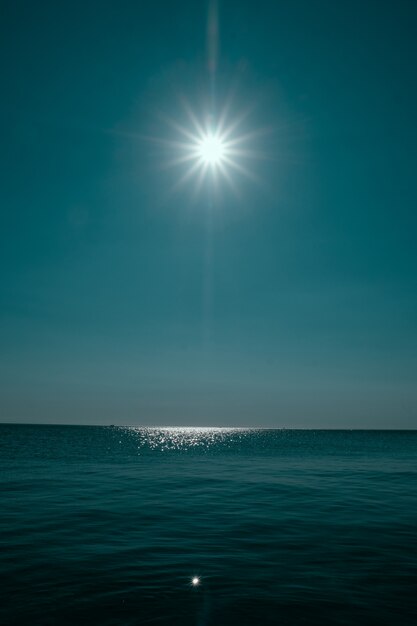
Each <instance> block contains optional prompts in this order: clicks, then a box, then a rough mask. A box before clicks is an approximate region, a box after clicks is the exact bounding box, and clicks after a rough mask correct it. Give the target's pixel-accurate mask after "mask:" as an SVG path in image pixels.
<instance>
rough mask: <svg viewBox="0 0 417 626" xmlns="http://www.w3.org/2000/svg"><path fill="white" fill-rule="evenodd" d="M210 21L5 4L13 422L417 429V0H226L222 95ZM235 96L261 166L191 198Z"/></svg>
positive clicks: (197, 15) (173, 7)
mask: <svg viewBox="0 0 417 626" xmlns="http://www.w3.org/2000/svg"><path fill="white" fill-rule="evenodd" d="M207 15H208V5H207V3H206V2H199V1H191V0H188V1H185V2H183V3H177V2H175V3H174V2H168V1H166V2H155V3H150V2H147V3H144V2H142V3H141V2H133V1H132V2H127V1H126V2H123V1H119V2H96V1H94V0H92V1H91V2H87V3H85V2H78V1H77V0H76V1H74V2H71V3H70V2H58V3H57V2H49V1H45V2H41V3H32V2H28V1H26V2H19V1H13V2H11V1H6V2H3V3H2V19H1V21H0V23H1V26H0V29H1V33H0V42H1V43H0V47H1V58H2V98H1V100H0V108H1V115H0V124H1V136H2V149H1V152H0V159H1V168H0V171H1V179H2V180H1V187H0V216H1V222H0V256H1V265H0V285H1V287H0V298H1V300H0V346H1V349H0V411H1V413H0V419H1V420H2V421H5V422H57V423H86V424H87V423H113V424H118V423H120V424H148V425H150V424H164V425H169V424H173V425H174V424H189V425H202V424H203V425H211V424H214V425H254V426H256V425H259V426H277V427H280V426H286V427H308V428H309V427H317V428H329V427H330V428H345V427H346V428H357V427H359V428H368V427H369V428H414V427H415V426H416V425H417V421H416V416H417V384H416V383H417V368H416V366H417V290H416V270H417V267H416V261H417V247H416V244H415V239H416V232H417V228H416V227H417V223H416V222H417V220H416V209H417V175H416V172H417V125H416V121H415V120H416V111H417V80H416V71H415V70H416V67H417V39H416V37H415V33H416V27H417V4H416V3H415V2H412V1H410V2H408V1H405V0H403V1H398V0H397V1H396V2H394V1H392V2H391V1H382V0H375V1H370V0H366V1H365V0H361V1H355V0H354V1H349V2H346V1H344V0H340V1H338V2H334V1H333V0H332V1H325V0H292V1H291V2H280V1H274V2H272V1H269V2H268V1H266V0H258V1H257V2H256V3H255V2H249V1H248V0H223V2H220V4H219V44H220V45H219V55H218V65H217V72H216V80H215V82H214V84H212V85H211V87H210V81H209V75H208V70H207V55H206V51H207V42H206V31H207ZM232 92H233V94H234V95H233V99H232V100H231V106H230V112H229V121H230V122H231V123H232V122H233V120H234V119H236V118H237V116H238V115H239V114H240V113H242V111H244V110H247V109H249V107H250V113H249V114H248V116H247V117H246V118H245V119H244V120H243V122H242V124H241V126H240V128H239V132H241V133H250V132H255V131H258V130H259V131H260V130H262V131H263V132H262V134H261V133H259V134H256V135H255V136H254V137H253V140H250V141H249V142H248V143H247V144H246V145H247V147H248V150H251V151H253V152H254V153H255V152H256V154H253V156H252V157H244V158H242V160H241V164H244V166H245V167H246V168H247V169H248V170H249V171H250V172H251V174H252V175H253V176H254V177H255V178H256V179H257V180H252V177H251V178H249V177H246V176H245V175H243V174H239V173H238V172H233V173H231V175H232V176H233V181H234V185H235V192H233V191H232V190H231V189H230V188H229V187H228V185H226V184H221V185H220V186H219V188H218V189H217V191H215V190H214V189H213V184H212V179H210V177H209V178H208V179H206V180H205V182H204V184H203V185H202V188H201V190H200V192H199V193H198V194H196V193H195V182H196V180H195V177H194V179H193V177H191V179H190V180H189V181H188V182H187V183H186V184H184V185H183V186H180V187H178V188H176V189H174V186H175V184H176V182H177V181H178V179H179V178H181V177H182V176H183V175H184V173H185V172H186V171H187V167H186V165H184V164H182V165H178V166H176V167H172V168H170V167H167V166H166V165H167V160H168V157H170V158H171V157H172V156H173V150H172V149H171V148H169V149H168V147H167V146H166V145H165V144H164V140H168V139H175V132H176V131H175V130H174V129H173V127H172V126H170V125H169V124H168V123H167V122H166V121H165V117H170V118H172V119H174V120H176V121H177V122H178V123H180V124H182V125H183V126H184V125H185V126H186V127H189V128H190V129H191V124H190V122H188V121H187V118H186V115H185V114H184V111H183V109H182V108H181V105H180V99H181V98H182V97H183V98H185V99H186V100H187V101H188V102H189V103H190V105H191V106H192V109H193V111H194V112H195V114H196V116H197V117H199V118H200V117H202V116H204V114H205V109H206V108H208V107H209V104H208V103H209V101H210V99H209V97H208V96H209V94H210V93H211V94H212V95H214V97H215V103H216V105H215V106H216V109H215V110H216V111H220V110H221V108H222V103H224V102H225V100H226V98H227V96H228V95H229V94H230V93H232ZM155 138H157V139H158V141H154V139H155ZM168 153H169V154H168ZM174 156H175V155H174ZM259 157H261V158H259Z"/></svg>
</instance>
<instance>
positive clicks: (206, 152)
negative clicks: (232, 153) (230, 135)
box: [198, 134, 226, 165]
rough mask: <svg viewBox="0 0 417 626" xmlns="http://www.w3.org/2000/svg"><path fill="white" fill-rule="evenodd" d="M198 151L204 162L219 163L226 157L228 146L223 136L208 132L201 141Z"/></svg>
mask: <svg viewBox="0 0 417 626" xmlns="http://www.w3.org/2000/svg"><path fill="white" fill-rule="evenodd" d="M198 152H199V155H200V157H201V159H202V160H203V161H204V163H208V164H209V165H218V164H220V163H221V162H222V161H223V159H224V157H225V152H226V146H225V144H224V143H223V141H222V139H221V137H218V136H216V135H213V134H207V135H206V136H205V137H203V139H202V140H201V141H200V143H199V146H198Z"/></svg>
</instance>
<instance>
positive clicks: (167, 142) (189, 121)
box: [151, 97, 264, 198]
mask: <svg viewBox="0 0 417 626" xmlns="http://www.w3.org/2000/svg"><path fill="white" fill-rule="evenodd" d="M180 104H181V105H182V111H183V118H184V119H183V120H181V121H177V120H176V119H175V118H172V117H170V116H168V115H165V114H161V115H160V118H159V119H160V121H163V122H164V123H165V124H166V125H167V126H168V128H169V131H170V133H169V134H170V137H169V138H168V137H167V138H166V139H164V138H163V137H161V136H159V137H154V138H151V139H154V140H155V141H156V142H158V143H159V144H160V145H161V146H162V147H163V149H164V154H163V159H162V163H161V164H162V166H163V167H168V168H171V167H174V168H178V175H177V176H176V180H175V183H174V184H173V186H172V188H171V190H170V192H171V193H173V192H175V191H176V190H178V189H179V188H180V187H182V186H183V185H184V184H185V183H187V182H190V181H191V182H192V181H194V193H198V192H199V191H200V190H201V189H202V188H203V185H204V181H207V183H208V184H209V185H210V186H211V187H212V188H213V189H215V190H216V193H217V191H218V190H219V189H220V187H219V186H220V184H221V183H222V182H223V183H226V185H228V186H229V188H230V189H231V191H232V192H233V193H234V195H235V196H236V197H238V198H239V197H241V181H240V180H239V178H247V179H251V180H252V181H254V182H256V183H258V184H259V182H260V181H259V178H258V176H257V175H256V173H255V171H254V162H253V161H254V159H257V158H262V157H260V156H259V155H260V154H261V153H260V152H259V150H258V149H257V147H256V143H257V141H258V140H259V138H260V137H261V136H262V135H263V134H264V131H263V129H256V130H251V129H250V127H248V124H247V117H248V115H249V113H250V111H251V109H250V108H247V109H244V110H243V111H239V110H238V111H231V109H232V108H234V107H232V103H231V99H230V98H227V99H226V102H225V104H224V105H223V106H219V108H218V111H217V115H214V114H211V113H209V112H207V108H206V107H203V112H202V113H201V114H199V113H198V112H197V111H196V110H195V109H194V108H193V107H191V105H190V104H189V103H188V102H187V101H186V100H185V98H183V97H181V98H180ZM184 114H185V115H184Z"/></svg>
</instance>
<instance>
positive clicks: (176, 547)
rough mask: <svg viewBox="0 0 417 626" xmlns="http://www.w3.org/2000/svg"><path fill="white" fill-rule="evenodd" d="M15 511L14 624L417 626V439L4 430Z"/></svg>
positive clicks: (8, 598)
mask: <svg viewBox="0 0 417 626" xmlns="http://www.w3.org/2000/svg"><path fill="white" fill-rule="evenodd" d="M0 499H1V502H0V503H1V509H0V541H1V555H0V575H1V586H0V589H1V603H0V623H1V624H5V625H9V624H10V625H11V624H28V625H29V624H30V625H37V624H39V625H42V626H47V625H49V624H56V625H60V626H61V625H79V624H91V625H100V626H105V625H110V624H121V625H123V626H128V625H133V624H135V625H146V624H162V625H167V626H168V625H169V626H175V625H177V624H178V626H180V625H181V626H188V625H190V626H191V625H192V626H203V625H215V626H233V625H234V624H238V625H241V626H245V625H250V626H258V625H259V626H267V625H269V624H276V625H279V626H289V625H291V626H300V625H304V624H305V625H307V624H308V625H309V626H314V625H317V626H326V625H330V624H331V625H335V624H349V625H350V624H352V625H354V626H358V625H362V624H363V625H365V624H366V625H373V624H375V625H378V626H381V625H387V626H388V625H389V626H393V625H398V626H406V625H410V626H411V625H413V626H415V625H416V624H417V431H414V432H410V431H409V432H405V431H401V432H400V431H397V432H392V431H391V432H389V431H373V432H372V431H300V430H298V431H296V430H293V431H292V430H238V429H133V428H119V427H117V428H114V427H99V426H98V427H86V426H84V427H78V426H67V427H65V426H64V427H61V426H29V425H28V426H22V425H21V426H9V425H1V426H0ZM192 576H200V580H201V583H200V585H198V586H196V587H192V586H191V585H190V579H191V577H192Z"/></svg>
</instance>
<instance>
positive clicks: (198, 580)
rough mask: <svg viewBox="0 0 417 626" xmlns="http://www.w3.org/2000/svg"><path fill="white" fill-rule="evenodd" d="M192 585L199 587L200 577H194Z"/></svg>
mask: <svg viewBox="0 0 417 626" xmlns="http://www.w3.org/2000/svg"><path fill="white" fill-rule="evenodd" d="M191 584H192V586H193V587H198V585H199V584H200V578H199V577H198V576H193V577H192V579H191Z"/></svg>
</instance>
